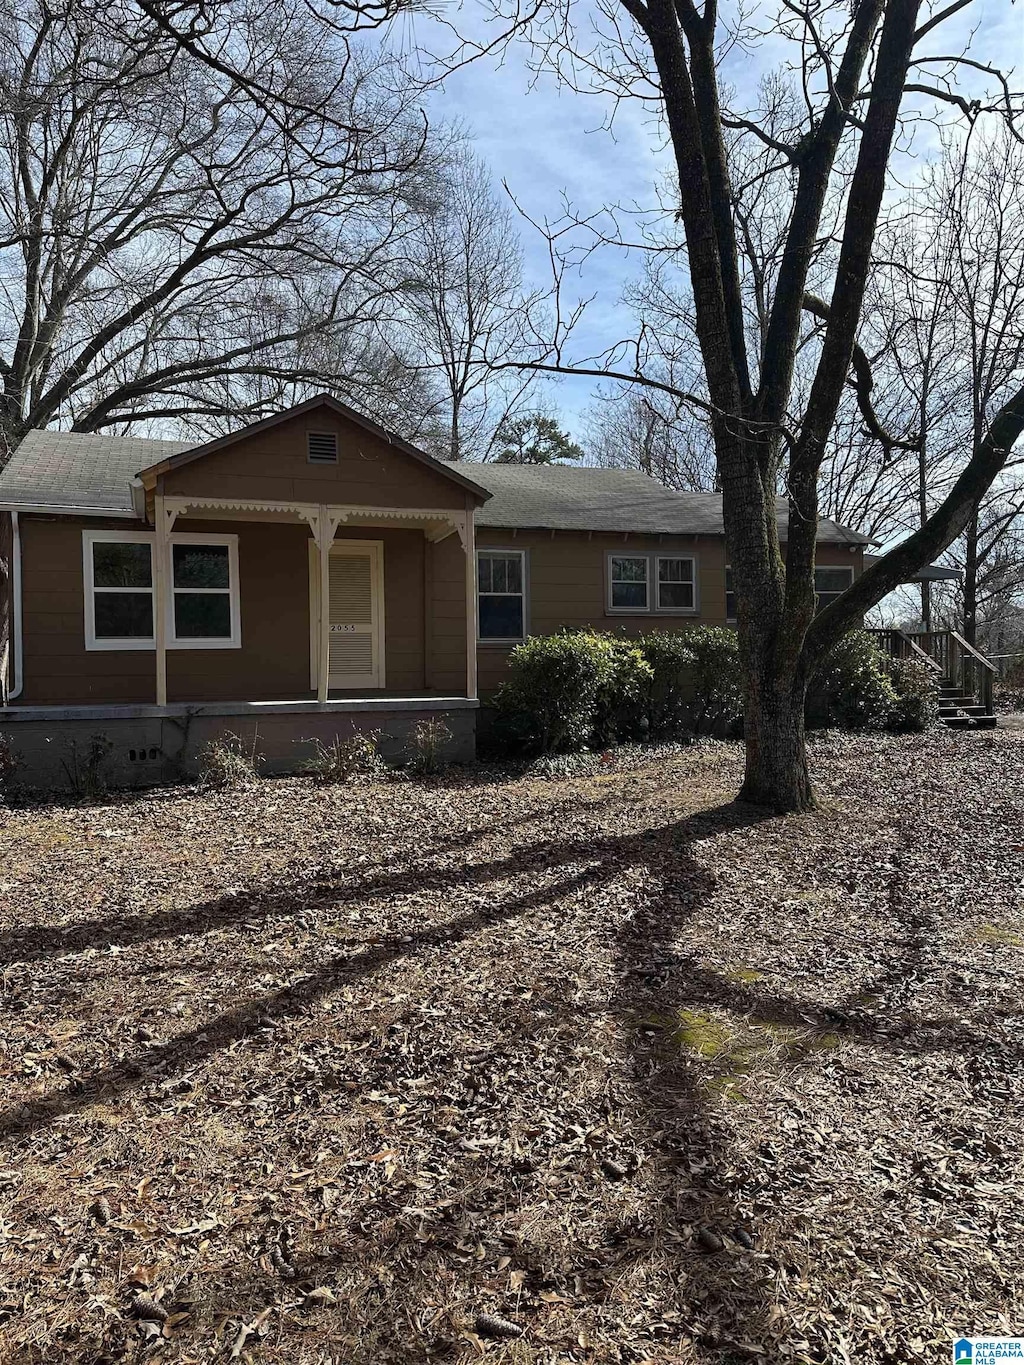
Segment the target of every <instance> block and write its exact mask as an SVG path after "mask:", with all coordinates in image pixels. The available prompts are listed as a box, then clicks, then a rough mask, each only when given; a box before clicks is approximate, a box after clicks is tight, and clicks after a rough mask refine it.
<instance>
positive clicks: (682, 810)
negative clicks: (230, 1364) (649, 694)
mask: <svg viewBox="0 0 1024 1365" xmlns="http://www.w3.org/2000/svg"><path fill="white" fill-rule="evenodd" d="M740 763H741V756H740V752H739V750H738V748H737V747H736V746H733V745H725V744H713V743H708V744H704V745H699V746H697V747H695V748H691V749H682V750H676V751H661V752H650V753H647V754H633V755H624V756H622V757H621V758H619V759H617V760H615V761H613V762H611V763H609V764H607V765H606V766H603V767H601V768H600V769H599V770H598V771H596V772H589V773H587V772H582V773H580V772H576V773H573V774H570V775H569V776H566V777H557V776H556V777H553V778H547V779H544V778H541V777H538V776H537V775H530V774H527V775H515V774H510V773H503V772H501V771H498V770H488V769H479V770H476V771H467V772H464V773H458V772H456V773H453V774H448V775H446V776H440V777H437V778H432V779H424V780H421V781H418V782H414V781H392V782H386V783H376V784H372V783H366V784H363V785H358V784H350V785H348V786H346V787H329V788H322V787H317V786H315V785H313V784H312V783H311V782H309V781H307V780H299V779H288V780H277V781H266V782H264V783H262V784H260V785H258V786H257V787H255V788H252V789H249V790H246V791H244V792H242V793H240V794H239V793H224V794H212V793H206V794H203V793H197V792H196V791H193V790H186V789H178V790H172V791H164V792H155V793H150V794H145V795H141V796H139V795H134V796H125V797H123V798H118V799H114V800H112V801H110V802H109V803H107V804H104V805H98V806H91V807H82V806H79V807H70V806H69V807H47V808H45V809H44V808H36V809H26V810H20V811H11V812H6V813H0V849H2V871H0V905H2V923H0V946H2V951H3V961H4V966H3V976H2V986H3V995H2V1002H3V1011H4V1027H3V1032H2V1039H0V1041H2V1047H3V1051H2V1054H0V1068H2V1088H3V1095H2V1097H0V1105H2V1108H0V1142H2V1145H3V1152H2V1153H0V1165H2V1169H0V1360H3V1361H4V1362H15V1363H16V1365H22V1362H37V1361H38V1362H79V1361H81V1362H90V1365H93V1363H95V1365H100V1363H101V1362H108V1361H120V1360H129V1361H135V1360H142V1359H165V1360H173V1361H180V1362H200V1361H207V1360H229V1361H230V1360H232V1359H235V1360H240V1361H252V1362H256V1363H262V1362H266V1365H285V1362H287V1365H306V1362H317V1365H327V1362H332V1363H333V1365H391V1362H433V1361H439V1362H452V1363H453V1365H455V1363H457V1362H458V1363H461V1362H469V1361H476V1360H481V1359H482V1360H484V1361H492V1362H496V1363H497V1362H501V1363H502V1365H511V1363H512V1362H514V1363H515V1365H555V1362H558V1363H559V1365H572V1363H573V1362H593V1363H594V1365H606V1363H607V1365H637V1363H638V1362H642V1361H650V1362H659V1363H662V1362H678V1365H696V1363H697V1362H702V1363H709V1362H715V1363H716V1365H734V1362H736V1363H738V1362H757V1361H762V1362H765V1363H766V1365H776V1362H796V1363H798V1365H799V1363H801V1362H803V1363H805V1365H806V1363H807V1362H815V1363H816V1365H833V1362H843V1361H857V1362H867V1363H868V1365H873V1363H874V1362H902V1361H906V1362H916V1361H936V1362H938V1361H942V1362H945V1361H947V1360H948V1359H949V1358H950V1356H949V1342H950V1340H951V1338H952V1337H954V1336H956V1335H959V1334H961V1333H963V1332H971V1331H976V1332H979V1333H980V1332H990V1333H999V1332H1004V1333H1009V1332H1013V1331H1014V1330H1016V1331H1020V1330H1021V1328H1022V1325H1024V1311H1022V1310H1024V1304H1022V1298H1024V1206H1022V1197H1021V1184H1020V1180H1021V1157H1022V1152H1024V1121H1022V1112H1021V1110H1022V1100H1021V1096H1022V1093H1024V1092H1022V1087H1021V1070H1022V1065H1021V1058H1022V1052H1021V1048H1022V1044H1024V1022H1022V1016H1021V985H1022V981H1024V899H1022V886H1024V823H1022V813H1021V811H1022V790H1024V733H1022V732H1010V731H1007V732H1001V731H996V732H993V733H987V734H977V733H976V734H954V733H951V732H948V731H943V732H939V733H934V734H931V735H928V736H924V737H919V738H918V737H915V738H891V737H857V738H854V737H846V738H839V737H834V736H833V737H826V738H823V739H819V740H817V741H816V742H815V743H814V745H813V764H814V772H815V776H816V779H817V782H818V784H819V789H820V792H821V796H822V808H821V810H820V811H819V812H817V813H815V814H814V815H811V816H805V817H801V818H788V819H778V818H766V817H765V816H764V815H763V814H761V813H759V812H757V811H755V810H753V809H744V808H742V807H738V806H734V805H730V804H729V802H730V799H731V797H732V795H733V793H734V791H735V790H736V787H737V783H738V776H739V772H740ZM513 1333H515V1334H516V1335H513Z"/></svg>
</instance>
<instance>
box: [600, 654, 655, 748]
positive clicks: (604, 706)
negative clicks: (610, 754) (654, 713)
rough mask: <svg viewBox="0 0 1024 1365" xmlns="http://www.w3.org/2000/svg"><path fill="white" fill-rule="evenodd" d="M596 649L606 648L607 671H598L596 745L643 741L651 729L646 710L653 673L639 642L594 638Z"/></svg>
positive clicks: (648, 705) (648, 706) (648, 707)
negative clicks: (599, 679)
mask: <svg viewBox="0 0 1024 1365" xmlns="http://www.w3.org/2000/svg"><path fill="white" fill-rule="evenodd" d="M592 638H593V639H594V640H595V641H597V642H599V643H598V644H596V645H595V648H599V649H600V648H604V647H605V646H607V648H608V661H609V665H610V666H609V667H608V668H607V669H605V668H604V667H603V666H602V668H601V672H602V675H603V676H602V680H601V682H600V684H599V686H598V689H597V700H596V702H595V706H594V716H593V720H592V722H591V729H592V731H593V734H592V738H593V739H594V741H595V742H596V743H597V744H601V745H605V744H617V743H619V742H621V741H622V740H627V739H643V738H645V737H646V735H647V733H648V730H649V729H650V720H649V709H650V695H651V684H652V682H653V680H654V670H653V668H652V667H651V665H650V662H649V661H648V659H647V658H646V656H645V654H644V651H643V649H642V648H641V647H640V642H639V641H638V640H628V639H624V638H623V637H621V636H605V635H595V636H593V637H592Z"/></svg>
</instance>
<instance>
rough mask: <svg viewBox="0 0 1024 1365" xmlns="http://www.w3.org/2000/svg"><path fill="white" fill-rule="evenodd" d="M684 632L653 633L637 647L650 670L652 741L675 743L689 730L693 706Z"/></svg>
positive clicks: (690, 653) (690, 657) (689, 656)
mask: <svg viewBox="0 0 1024 1365" xmlns="http://www.w3.org/2000/svg"><path fill="white" fill-rule="evenodd" d="M691 634H693V632H692V631H687V632H686V634H682V633H681V632H679V631H669V630H653V631H651V633H650V634H649V635H643V636H641V638H640V639H639V640H638V641H637V644H638V645H639V646H640V648H641V649H642V650H643V654H644V658H645V659H646V660H647V662H648V664H649V665H650V669H651V681H650V686H649V688H648V692H647V726H648V733H649V735H650V737H651V738H652V739H675V738H677V736H678V735H680V734H681V733H683V731H685V730H688V729H690V728H692V727H691V726H690V725H689V724H688V721H689V720H690V716H689V711H690V709H691V708H692V702H693V667H694V664H695V662H696V655H695V654H694V653H693V651H692V650H691V649H690V646H689V638H690V635H691Z"/></svg>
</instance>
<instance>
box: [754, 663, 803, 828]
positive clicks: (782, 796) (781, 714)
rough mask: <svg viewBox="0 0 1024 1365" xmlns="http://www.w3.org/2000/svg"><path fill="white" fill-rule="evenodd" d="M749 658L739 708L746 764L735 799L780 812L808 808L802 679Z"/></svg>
mask: <svg viewBox="0 0 1024 1365" xmlns="http://www.w3.org/2000/svg"><path fill="white" fill-rule="evenodd" d="M751 663H752V667H751V668H750V670H749V675H748V676H749V681H748V684H747V697H746V706H745V709H744V713H743V734H744V739H745V741H746V769H745V772H744V778H743V787H742V789H741V791H740V795H739V799H740V800H741V801H750V802H752V803H753V804H754V805H758V806H768V807H769V808H770V809H772V810H775V811H778V812H780V813H790V812H793V811H805V810H812V809H813V808H814V806H815V805H816V801H815V798H814V788H813V787H812V786H811V775H810V772H809V770H808V767H807V749H806V745H805V739H804V709H805V706H806V701H807V682H806V679H804V678H803V677H802V676H798V677H792V676H791V677H789V678H786V679H782V678H779V677H778V676H777V673H776V672H775V670H774V669H772V668H771V667H770V665H768V663H767V661H764V660H759V661H755V660H752V661H751Z"/></svg>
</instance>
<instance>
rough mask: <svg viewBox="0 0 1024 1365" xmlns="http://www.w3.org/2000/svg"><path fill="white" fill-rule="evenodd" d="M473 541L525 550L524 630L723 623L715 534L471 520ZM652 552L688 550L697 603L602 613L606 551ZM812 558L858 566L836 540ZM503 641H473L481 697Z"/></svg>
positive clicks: (721, 554)
mask: <svg viewBox="0 0 1024 1365" xmlns="http://www.w3.org/2000/svg"><path fill="white" fill-rule="evenodd" d="M477 545H478V546H479V547H480V548H481V549H484V548H492V549H493V548H501V549H512V550H526V552H527V580H528V591H527V625H526V629H527V632H528V633H529V634H531V635H548V634H550V633H551V632H552V631H556V630H560V629H561V628H562V627H563V626H569V627H571V628H574V629H583V628H588V627H589V628H593V629H596V630H611V631H620V632H622V633H623V634H625V635H641V634H643V633H644V632H646V631H649V630H686V629H687V628H688V627H690V626H693V625H694V624H698V623H699V624H703V625H717V626H721V625H725V624H726V617H725V566H726V553H725V542H724V541H723V540H722V539H721V537H718V536H642V535H630V536H622V535H611V534H606V533H604V532H597V531H595V532H593V533H592V534H588V533H587V532H585V531H556V532H555V533H554V535H552V533H551V532H550V531H519V532H518V533H513V532H512V531H503V530H500V529H497V528H494V527H478V529H477ZM630 551H633V552H634V553H648V552H656V553H659V554H666V555H670V554H680V555H694V556H696V559H697V582H698V607H699V610H698V612H697V614H696V615H693V616H675V615H671V614H664V613H659V612H642V613H638V614H637V615H635V616H623V615H620V614H619V613H618V612H616V613H609V612H608V610H607V607H606V602H607V586H606V573H607V563H608V556H609V555H610V554H629V553H630ZM817 561H818V563H819V564H842V565H848V564H851V563H852V564H853V566H854V573H855V574H859V573H860V572H861V568H862V564H863V553H862V551H861V550H860V549H859V548H858V550H857V551H856V553H853V554H851V552H850V550H849V549H848V548H846V547H845V546H841V545H821V546H819V548H818V555H817ZM509 648H510V647H509V646H507V645H487V644H481V645H480V647H479V659H480V666H479V676H480V692H481V694H482V695H484V696H486V695H487V694H488V693H489V692H493V691H494V689H495V688H496V687H497V686H498V685H499V683H501V682H502V681H503V679H504V678H505V676H506V673H507V665H506V660H507V658H508V654H509Z"/></svg>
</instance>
